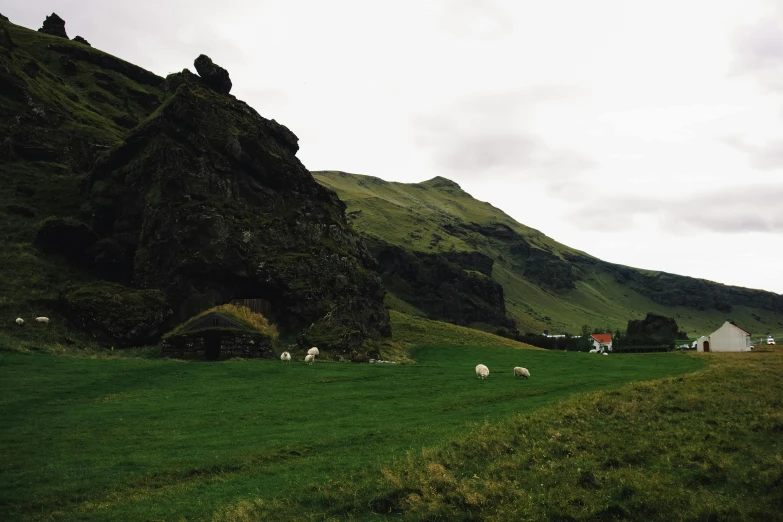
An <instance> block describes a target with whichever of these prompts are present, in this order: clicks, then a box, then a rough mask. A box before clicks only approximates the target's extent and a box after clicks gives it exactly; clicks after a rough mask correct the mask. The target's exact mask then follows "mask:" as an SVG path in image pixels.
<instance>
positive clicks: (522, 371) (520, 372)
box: [514, 366, 530, 379]
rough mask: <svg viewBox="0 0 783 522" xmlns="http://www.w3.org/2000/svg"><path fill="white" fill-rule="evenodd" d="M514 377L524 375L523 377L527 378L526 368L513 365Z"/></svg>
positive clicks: (528, 374) (528, 373)
mask: <svg viewBox="0 0 783 522" xmlns="http://www.w3.org/2000/svg"><path fill="white" fill-rule="evenodd" d="M514 377H524V378H525V379H529V378H530V372H529V371H528V370H527V368H522V367H521V366H516V367H514Z"/></svg>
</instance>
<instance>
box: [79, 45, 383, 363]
mask: <svg viewBox="0 0 783 522" xmlns="http://www.w3.org/2000/svg"><path fill="white" fill-rule="evenodd" d="M199 58H200V59H199V60H197V61H196V63H197V64H201V65H203V64H204V63H205V60H203V59H201V58H202V57H199ZM203 58H206V57H203ZM206 60H209V59H208V58H206ZM206 63H207V64H211V61H208V62H206ZM212 65H213V66H214V64H212ZM214 67H216V66H214ZM199 72H200V73H201V77H198V76H196V75H194V74H193V73H190V72H188V71H187V70H185V71H183V72H181V73H176V74H171V75H169V76H168V77H167V78H166V81H165V89H166V91H167V94H168V97H167V99H166V100H164V102H163V104H162V105H161V106H160V107H158V109H157V110H156V112H155V113H154V114H153V115H152V116H151V117H150V118H148V119H147V120H146V121H144V122H143V123H142V124H140V125H138V126H137V127H135V128H134V129H132V130H131V132H130V133H129V134H128V135H127V136H126V139H125V140H124V142H123V143H122V144H120V145H119V146H118V147H117V148H115V149H113V150H112V151H110V152H109V153H107V154H106V155H104V156H102V158H101V160H100V161H99V162H98V163H97V164H96V166H95V168H94V169H93V171H92V172H91V174H90V176H89V179H88V180H87V182H86V188H87V190H88V191H89V192H88V194H87V199H88V200H89V201H88V203H87V204H86V205H85V207H84V210H85V212H86V214H85V216H84V218H85V219H87V220H88V221H89V223H90V226H91V228H92V229H93V230H95V232H96V233H97V234H98V236H99V237H100V239H99V240H98V241H97V242H96V244H97V243H101V242H102V243H101V245H99V246H100V248H104V247H105V248H104V250H106V255H103V252H102V251H101V252H98V253H97V254H96V255H99V256H102V257H101V258H102V259H104V258H105V259H109V258H111V259H115V258H116V262H115V266H114V267H113V269H111V270H109V272H110V273H111V274H113V275H114V277H115V278H117V279H118V280H119V281H120V282H122V283H126V284H130V285H132V286H134V287H138V288H157V289H160V290H162V291H163V292H164V293H165V294H166V296H167V298H168V299H169V301H170V302H171V303H172V308H173V310H174V317H175V320H177V321H181V320H185V319H187V318H189V317H191V316H192V315H194V314H196V313H198V312H201V311H202V310H205V309H207V308H210V307H212V306H215V305H217V304H221V303H226V302H230V301H231V300H232V299H263V300H265V301H267V302H269V303H270V309H271V311H270V317H271V319H273V320H274V321H275V322H277V323H278V324H279V325H280V326H281V327H282V328H283V329H284V330H287V331H289V332H294V333H298V334H299V336H298V337H297V339H298V341H299V342H301V344H302V346H313V345H315V346H319V347H323V348H324V349H326V350H331V351H334V352H337V353H341V354H343V355H349V356H350V355H352V354H353V353H354V352H356V351H358V350H360V349H361V347H362V345H363V343H364V341H365V340H368V339H373V338H378V337H383V336H388V335H389V333H390V326H389V316H388V312H387V310H386V309H385V307H384V304H383V297H384V290H383V287H382V285H381V281H380V279H379V278H378V277H377V275H376V274H375V272H374V271H373V268H374V267H375V262H374V260H373V258H372V256H371V254H370V253H369V252H368V251H367V249H366V247H365V246H364V244H363V243H362V241H361V239H360V238H359V237H358V236H357V235H356V234H355V233H354V232H353V230H352V229H351V227H350V226H349V225H348V223H347V222H346V220H345V214H344V211H345V205H344V204H343V203H342V202H341V201H340V200H339V199H338V198H337V195H336V194H335V193H334V192H333V191H331V190H329V189H327V188H324V187H322V186H321V185H319V184H318V183H316V181H315V180H314V179H313V177H312V175H311V174H310V173H309V172H308V171H307V169H305V167H304V166H303V165H302V164H301V162H299V160H298V159H297V158H296V155H295V154H296V151H297V138H296V136H295V135H294V134H293V133H292V132H291V131H290V130H288V129H287V128H286V127H285V126H283V125H280V124H279V123H277V122H275V121H274V120H268V119H266V118H264V117H262V116H261V115H259V114H258V113H257V112H256V111H255V110H253V109H252V108H251V107H250V106H248V105H247V104H246V103H244V102H242V101H239V100H237V99H235V98H234V97H233V96H225V95H224V94H222V93H221V91H220V90H216V89H215V88H214V86H209V85H208V80H207V78H209V75H208V74H204V72H203V69H202V70H200V71H199ZM225 80H228V77H227V73H226V76H225ZM213 85H214V84H213ZM225 91H226V89H223V91H222V92H225ZM97 248H98V247H96V249H97ZM114 252H117V253H118V255H117V256H114V254H113V253H114ZM110 254H111V255H110ZM112 256H113V257H112Z"/></svg>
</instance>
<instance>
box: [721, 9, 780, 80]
mask: <svg viewBox="0 0 783 522" xmlns="http://www.w3.org/2000/svg"><path fill="white" fill-rule="evenodd" d="M781 26H783V9H780V8H778V9H775V10H773V11H772V12H769V13H767V14H766V15H765V16H764V17H762V18H760V19H759V20H758V21H756V22H755V23H754V24H752V25H750V26H746V27H744V28H742V29H741V30H740V31H739V32H738V34H737V37H736V57H735V64H734V68H733V69H734V70H733V73H734V74H750V75H752V76H755V77H756V79H757V80H758V81H759V83H760V84H762V85H763V86H764V87H765V88H767V89H769V90H771V91H775V92H783V32H781V31H780V27H781Z"/></svg>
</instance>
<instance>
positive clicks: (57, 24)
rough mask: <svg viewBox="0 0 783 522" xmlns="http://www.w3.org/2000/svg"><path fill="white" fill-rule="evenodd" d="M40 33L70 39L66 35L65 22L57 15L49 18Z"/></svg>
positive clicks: (54, 14)
mask: <svg viewBox="0 0 783 522" xmlns="http://www.w3.org/2000/svg"><path fill="white" fill-rule="evenodd" d="M38 32H40V33H46V34H50V35H52V36H59V37H60V38H66V39H67V38H68V35H67V34H65V20H63V19H62V18H60V17H59V16H57V13H52V14H51V15H49V16H47V17H46V20H44V23H43V26H42V27H41V28H40V29H38Z"/></svg>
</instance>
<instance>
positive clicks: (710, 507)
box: [371, 354, 783, 520]
mask: <svg viewBox="0 0 783 522" xmlns="http://www.w3.org/2000/svg"><path fill="white" fill-rule="evenodd" d="M710 361H711V363H712V364H711V365H710V367H709V368H708V369H706V370H705V371H702V372H699V373H696V374H690V375H686V376H684V377H678V378H668V379H664V380H659V381H654V382H644V383H638V384H629V385H626V386H625V387H623V388H622V389H620V390H615V391H606V392H599V393H595V394H591V395H588V396H582V397H579V398H576V399H572V400H570V401H568V402H566V403H563V404H561V405H559V406H555V407H552V408H548V409H545V410H541V411H538V412H534V413H532V414H527V415H524V416H518V417H517V418H515V419H514V420H513V421H512V422H508V423H505V424H502V425H488V426H485V427H483V428H482V429H480V430H478V431H476V432H475V433H473V434H471V435H469V436H467V437H464V438H461V439H459V440H455V441H453V442H451V443H449V444H447V445H445V446H442V447H440V448H438V449H430V450H425V451H422V452H419V453H416V454H412V455H410V456H409V457H408V458H407V459H405V460H403V461H400V462H398V463H397V465H395V466H390V467H387V468H385V469H384V470H383V477H382V478H381V479H380V480H379V481H378V483H377V487H379V488H380V490H381V491H383V493H382V494H381V495H379V496H378V497H376V498H375V499H374V500H373V501H372V502H371V505H373V506H375V507H376V508H384V511H387V512H398V513H401V514H403V515H404V516H403V517H402V519H406V520H421V519H427V520H435V519H444V520H471V519H474V518H475V517H478V516H479V515H480V518H482V519H492V520H554V519H557V520H607V519H610V520H613V519H624V520H625V519H631V520H675V519H680V520H781V519H783V516H782V515H781V513H782V511H781V507H782V506H783V493H782V491H783V490H781V488H780V485H781V483H782V482H783V460H781V452H783V438H781V436H780V433H781V431H782V430H783V414H782V413H781V411H783V410H781V407H783V379H781V377H783V357H781V356H779V355H774V356H773V355H771V354H758V355H755V354H754V355H745V354H736V355H735V354H720V355H715V356H712V357H710ZM718 384H719V385H718ZM396 519H397V520H399V519H400V517H396Z"/></svg>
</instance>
